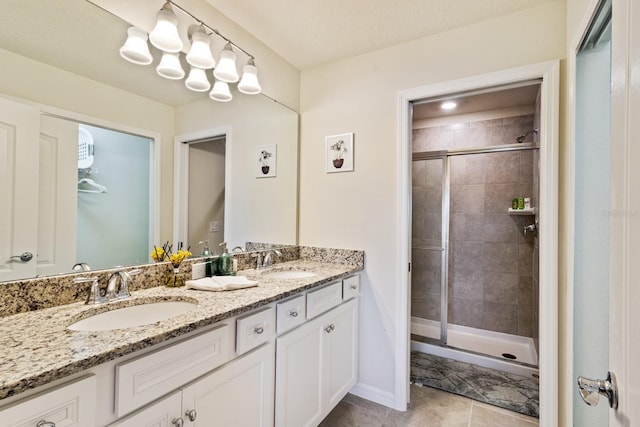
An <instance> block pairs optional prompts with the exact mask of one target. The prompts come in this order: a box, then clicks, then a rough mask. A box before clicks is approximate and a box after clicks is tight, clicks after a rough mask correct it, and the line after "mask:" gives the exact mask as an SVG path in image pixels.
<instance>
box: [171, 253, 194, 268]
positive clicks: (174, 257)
mask: <svg viewBox="0 0 640 427" xmlns="http://www.w3.org/2000/svg"><path fill="white" fill-rule="evenodd" d="M190 256H191V252H189V251H184V250H183V251H178V252H176V253H174V254H171V256H169V260H170V261H171V264H173V265H174V266H178V265H180V263H181V262H182V260H183V259H185V258H187V257H190Z"/></svg>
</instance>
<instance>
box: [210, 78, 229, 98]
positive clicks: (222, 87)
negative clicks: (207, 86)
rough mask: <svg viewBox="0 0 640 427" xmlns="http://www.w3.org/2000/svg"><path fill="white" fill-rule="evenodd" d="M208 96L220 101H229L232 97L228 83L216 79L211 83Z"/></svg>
mask: <svg viewBox="0 0 640 427" xmlns="http://www.w3.org/2000/svg"><path fill="white" fill-rule="evenodd" d="M209 97H210V98H211V99H213V100H214V101H220V102H229V101H231V99H232V98H233V96H231V91H230V90H229V84H228V83H227V82H223V81H221V80H216V81H215V83H213V89H212V90H211V92H210V93H209Z"/></svg>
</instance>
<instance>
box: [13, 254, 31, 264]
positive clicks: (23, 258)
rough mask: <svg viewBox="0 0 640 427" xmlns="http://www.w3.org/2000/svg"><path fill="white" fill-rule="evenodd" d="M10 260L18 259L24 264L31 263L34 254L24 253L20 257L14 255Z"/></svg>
mask: <svg viewBox="0 0 640 427" xmlns="http://www.w3.org/2000/svg"><path fill="white" fill-rule="evenodd" d="M10 258H11V259H14V258H18V259H19V260H20V261H22V262H29V261H31V260H32V259H33V254H32V253H31V252H23V253H22V254H20V255H14V256H12V257H10Z"/></svg>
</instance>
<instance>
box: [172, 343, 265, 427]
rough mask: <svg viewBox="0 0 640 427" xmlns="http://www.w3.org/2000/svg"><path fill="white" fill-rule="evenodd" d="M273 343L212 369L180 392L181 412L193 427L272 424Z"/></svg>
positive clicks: (187, 424)
mask: <svg viewBox="0 0 640 427" xmlns="http://www.w3.org/2000/svg"><path fill="white" fill-rule="evenodd" d="M274 377H275V346H274V344H273V343H272V342H271V343H268V344H265V345H264V346H262V347H260V348H258V349H256V350H254V351H252V352H249V353H247V354H245V355H244V356H241V357H239V358H237V359H235V360H234V361H232V362H230V363H228V364H227V365H225V366H223V367H221V368H219V369H217V370H215V371H213V372H212V373H211V374H209V375H207V376H205V377H203V378H202V379H200V380H198V381H196V382H195V383H193V384H191V385H190V386H188V387H185V388H184V389H183V391H182V412H183V414H186V413H189V412H190V411H193V410H195V413H194V414H195V417H194V418H195V420H194V421H191V420H190V418H189V416H185V417H183V418H184V421H185V423H184V425H185V426H194V427H216V426H221V427H247V426H252V427H253V426H255V427H268V426H273V404H274V400H273V382H274V380H275V378H274Z"/></svg>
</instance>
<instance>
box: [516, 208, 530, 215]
mask: <svg viewBox="0 0 640 427" xmlns="http://www.w3.org/2000/svg"><path fill="white" fill-rule="evenodd" d="M535 214H536V208H529V209H512V208H509V215H535Z"/></svg>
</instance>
